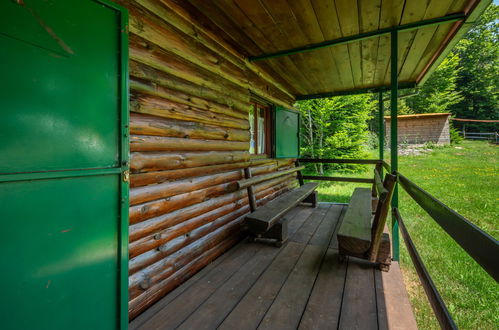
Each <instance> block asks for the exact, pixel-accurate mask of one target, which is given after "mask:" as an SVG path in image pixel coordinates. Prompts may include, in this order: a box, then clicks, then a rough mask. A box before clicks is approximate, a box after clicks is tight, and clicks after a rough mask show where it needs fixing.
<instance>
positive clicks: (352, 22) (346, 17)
mask: <svg viewBox="0 0 499 330" xmlns="http://www.w3.org/2000/svg"><path fill="white" fill-rule="evenodd" d="M335 4H336V11H337V13H338V18H339V21H340V30H341V34H342V35H343V36H351V35H356V34H359V15H358V11H359V10H358V6H357V1H351V0H336V1H335ZM347 47H348V54H349V57H350V69H351V70H352V76H353V86H351V87H353V88H361V86H362V85H363V84H362V63H361V55H360V54H361V49H360V47H361V43H360V42H352V43H349V44H348V45H347ZM349 87H350V86H349Z"/></svg>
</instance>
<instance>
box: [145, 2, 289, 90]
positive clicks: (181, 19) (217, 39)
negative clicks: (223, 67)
mask: <svg viewBox="0 0 499 330" xmlns="http://www.w3.org/2000/svg"><path fill="white" fill-rule="evenodd" d="M135 2H136V3H139V4H140V5H142V6H143V7H144V8H147V9H148V10H149V11H150V12H152V13H155V14H156V15H157V16H158V17H160V18H161V19H162V20H163V21H165V22H167V23H168V24H171V25H172V26H174V27H175V28H176V29H178V30H180V31H182V32H183V33H185V34H186V35H188V36H189V37H191V38H193V39H194V40H196V41H197V42H199V43H201V44H203V45H205V46H206V47H208V48H209V49H210V50H211V51H213V52H214V53H216V54H219V55H220V56H222V57H223V58H224V59H225V60H227V61H230V62H231V63H233V64H234V65H236V66H238V67H239V68H240V69H243V70H249V71H251V73H252V74H253V75H254V76H257V77H261V78H262V79H263V80H264V81H266V82H268V83H269V84H270V85H271V86H276V87H277V88H279V89H280V90H281V91H282V92H284V93H285V94H286V95H287V97H288V98H289V99H293V95H292V94H291V93H289V90H290V87H289V84H287V83H285V82H283V81H281V80H279V81H278V80H276V74H275V73H274V72H273V71H272V72H271V73H270V74H269V73H268V72H267V71H266V70H262V69H261V64H260V65H259V64H255V63H251V62H249V61H247V59H246V58H245V57H244V56H243V55H242V54H241V53H239V52H238V51H237V50H235V49H234V48H233V47H232V45H230V44H229V43H227V42H225V40H224V39H223V38H221V36H220V35H218V34H217V33H216V32H215V31H212V29H209V28H206V26H204V25H203V23H202V22H201V21H200V20H199V19H198V18H196V17H193V16H191V15H192V14H193V13H192V11H191V12H189V11H186V10H184V8H182V7H180V6H178V5H177V4H175V3H173V2H168V1H162V3H161V4H160V3H158V1H154V0H135ZM250 78H251V76H250ZM250 83H251V82H250ZM281 83H283V84H284V86H283V85H281Z"/></svg>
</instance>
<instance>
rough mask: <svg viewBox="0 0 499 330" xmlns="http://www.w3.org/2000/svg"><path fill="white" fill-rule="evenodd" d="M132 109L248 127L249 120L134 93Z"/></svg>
mask: <svg viewBox="0 0 499 330" xmlns="http://www.w3.org/2000/svg"><path fill="white" fill-rule="evenodd" d="M130 111H133V112H138V113H144V114H149V115H154V116H159V117H163V118H168V119H177V120H184V121H194V122H198V123H205V124H210V125H215V126H223V127H231V128H238V129H248V128H249V121H248V120H247V119H239V118H234V117H230V116H227V115H223V114H218V113H213V112H209V111H205V110H201V109H198V108H194V107H190V106H187V105H184V104H181V103H176V102H171V101H168V100H165V99H162V98H159V97H155V96H150V95H145V94H133V95H132V98H131V102H130Z"/></svg>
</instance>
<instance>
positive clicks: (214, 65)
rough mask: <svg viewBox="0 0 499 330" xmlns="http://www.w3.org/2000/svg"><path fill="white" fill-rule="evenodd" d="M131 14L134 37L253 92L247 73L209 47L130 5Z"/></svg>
mask: <svg viewBox="0 0 499 330" xmlns="http://www.w3.org/2000/svg"><path fill="white" fill-rule="evenodd" d="M127 7H128V10H129V13H130V19H129V27H130V33H133V34H135V35H138V36H140V37H141V38H143V39H145V40H147V41H148V42H150V43H153V44H155V45H156V46H158V47H161V48H163V49H165V50H166V51H168V52H171V53H172V54H175V55H177V56H181V57H182V58H184V59H185V60H187V61H189V62H190V63H192V64H194V65H196V66H199V67H201V68H203V69H205V70H208V71H210V72H212V73H215V74H217V75H219V76H220V77H223V78H225V79H227V80H228V81H230V82H232V83H233V84H236V85H239V86H243V87H245V88H249V85H248V81H247V77H246V74H245V72H244V70H242V69H241V68H239V67H237V66H236V65H234V64H233V63H231V62H229V61H225V60H224V59H223V58H222V57H221V56H220V54H218V53H216V52H213V51H212V50H210V49H209V48H208V47H206V46H205V45H203V44H201V43H199V42H197V41H196V40H195V39H193V38H189V36H187V35H185V34H184V33H181V32H179V31H178V30H176V29H174V28H172V27H171V26H170V24H169V23H168V22H165V21H161V20H159V19H158V18H157V16H155V15H151V14H150V13H148V12H147V11H146V10H143V9H142V8H139V6H136V5H133V4H132V3H128V6H127Z"/></svg>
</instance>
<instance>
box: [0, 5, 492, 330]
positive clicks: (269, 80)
mask: <svg viewBox="0 0 499 330" xmlns="http://www.w3.org/2000/svg"><path fill="white" fill-rule="evenodd" d="M489 3H490V0H482V1H478V0H431V1H425V2H424V3H422V2H421V1H418V0H400V1H399V0H387V1H385V0H383V1H380V0H378V1H363V0H358V1H351V0H335V1H326V0H296V1H274V0H272V1H270V0H269V1H252V0H251V1H250V0H216V1H205V0H186V1H180V0H116V1H110V0H78V1H71V2H67V1H62V0H54V1H28V0H24V1H21V0H18V1H3V2H1V4H0V12H2V14H4V13H5V14H4V16H5V20H1V22H0V42H1V45H2V52H0V65H2V68H1V70H0V71H2V74H3V76H2V81H1V82H2V83H3V85H2V86H3V87H2V88H0V91H1V92H2V97H0V107H1V108H2V109H3V108H5V109H9V111H6V114H5V117H4V120H2V121H0V131H2V132H3V133H4V136H5V138H4V140H3V141H2V142H3V143H2V144H1V145H0V154H1V155H2V157H4V159H7V160H8V161H5V162H0V186H1V188H2V189H0V202H1V205H2V215H3V217H2V225H3V226H4V228H3V229H4V230H5V232H6V235H5V237H6V238H5V240H4V244H5V248H3V249H1V253H2V255H1V256H2V260H5V261H4V263H3V264H4V265H6V267H5V269H2V274H3V275H4V277H5V280H4V281H3V282H2V283H3V285H4V286H3V287H2V292H4V294H5V297H4V299H3V301H4V304H5V306H4V308H0V313H1V314H0V316H1V318H2V320H4V322H5V323H4V324H3V326H4V327H5V328H6V329H32V328H37V329H75V330H76V329H85V330H87V329H94V328H95V329H127V328H128V327H129V326H130V327H131V328H133V329H135V328H137V329H138V328H140V329H154V328H176V327H184V328H217V327H222V328H223V327H226V328H248V329H251V328H257V327H261V328H272V329H274V328H277V329H279V328H283V329H284V328H286V329H289V328H297V327H300V328H304V329H308V328H330V327H331V328H335V327H336V328H345V329H350V328H359V329H371V328H383V329H384V328H403V329H410V328H415V327H416V325H415V322H414V316H413V313H412V310H411V308H410V305H409V303H408V298H407V292H406V291H405V288H404V285H403V281H402V277H401V274H400V270H399V267H398V264H397V262H398V259H399V233H401V234H402V235H403V236H404V242H405V244H406V245H407V248H408V250H409V253H410V255H411V258H412V260H413V263H414V265H415V267H416V269H417V271H418V274H419V276H420V279H421V282H422V285H423V287H424V288H425V291H426V293H427V295H428V298H429V301H430V303H431V305H432V307H433V309H434V311H435V315H436V317H437V319H438V321H439V322H440V325H441V326H442V328H456V325H455V324H454V322H453V320H452V317H451V315H450V313H449V311H448V310H447V308H446V306H445V303H444V302H443V300H442V299H441V297H440V295H439V293H438V290H437V289H436V288H435V286H434V285H433V283H432V280H431V277H430V276H429V275H428V272H427V271H426V269H425V267H424V264H423V263H422V262H421V259H420V258H419V255H418V253H417V250H416V248H415V247H414V245H413V244H412V241H411V238H410V235H409V234H410V233H408V232H407V230H406V228H405V226H404V223H403V218H402V215H400V212H399V210H398V190H397V189H398V187H402V188H403V189H405V190H406V191H407V192H408V193H409V195H410V196H411V197H412V198H413V199H414V200H415V201H416V202H417V203H418V204H419V205H420V206H421V207H422V208H423V209H424V210H425V211H426V212H427V213H428V214H430V215H431V217H432V218H433V219H434V220H435V221H436V222H437V223H438V224H439V225H440V226H441V227H442V228H443V229H444V230H445V231H446V232H447V233H448V234H449V235H450V236H451V237H452V238H453V239H454V240H455V241H456V242H457V243H459V245H460V246H461V247H463V249H464V250H465V251H466V252H467V253H468V254H469V255H471V256H472V257H473V258H474V259H475V260H476V261H477V263H478V264H479V265H480V266H481V267H482V268H484V269H485V270H486V271H487V272H488V273H489V274H490V275H491V276H492V277H493V278H494V279H496V280H498V279H499V269H498V267H499V266H498V263H497V262H496V256H497V255H499V244H498V243H497V241H496V240H494V239H493V238H492V237H490V236H489V235H487V234H486V233H484V232H483V231H481V230H480V228H477V227H476V226H474V225H473V224H471V223H470V222H469V221H467V220H466V219H465V218H464V217H462V216H460V215H459V214H457V213H456V212H454V211H453V210H451V209H449V208H448V207H447V206H445V205H444V204H443V203H441V202H440V201H439V200H438V199H436V198H435V197H433V196H431V195H430V194H428V193H427V192H425V191H424V190H422V189H421V188H419V187H418V186H417V185H416V184H415V183H413V182H411V181H410V180H409V179H408V178H406V177H404V176H403V174H401V173H399V172H398V163H397V159H398V158H397V157H398V153H397V143H396V141H392V143H391V144H392V148H391V150H390V153H391V155H390V164H388V163H386V162H385V161H384V160H385V155H384V148H383V143H384V139H383V137H384V135H385V134H384V131H383V118H384V113H383V106H382V103H381V102H382V100H383V94H384V93H386V92H390V96H389V97H390V116H391V118H392V122H391V126H390V131H391V136H392V137H397V114H398V103H397V98H398V91H399V89H401V88H409V87H410V88H413V87H418V86H420V85H421V84H423V83H424V82H425V80H426V79H427V78H428V76H429V75H430V74H431V72H432V71H433V70H435V68H436V67H437V66H438V64H439V63H440V62H441V61H442V60H443V59H444V57H445V55H446V54H447V53H448V52H449V51H450V49H451V48H452V46H453V45H454V44H455V43H456V42H457V41H458V40H459V37H460V36H461V35H462V34H463V33H465V32H466V30H467V29H469V27H470V26H471V25H472V24H473V22H474V21H475V20H476V19H477V18H478V17H479V16H480V14H481V13H482V12H483V11H484V10H485V8H486V7H487V5H488V4H489ZM89 22H90V23H91V24H89ZM366 92H370V93H377V94H378V97H379V100H380V107H379V112H378V116H377V118H378V120H379V123H380V125H379V126H380V132H379V136H380V145H381V147H380V153H379V157H377V158H378V159H374V160H358V159H357V160H345V159H343V160H337V159H300V155H299V144H300V143H299V115H298V114H297V112H296V111H294V110H293V108H294V104H295V102H296V101H297V100H304V99H312V98H321V97H331V96H337V95H347V94H355V93H366ZM307 162H323V163H324V162H325V163H348V162H350V163H357V164H371V165H375V166H376V169H377V171H378V174H377V175H376V174H375V176H374V178H373V179H366V178H337V177H324V176H302V175H301V172H299V169H300V168H302V167H301V165H302V164H303V163H307ZM300 163H301V164H300ZM383 169H384V171H385V172H386V173H388V174H390V175H389V178H392V179H391V181H390V183H391V186H390V193H389V194H387V193H386V191H384V189H385V188H384V186H383V185H384V183H383V182H382V180H381V179H380V178H381V177H383ZM295 172H298V175H297V174H296V173H295ZM375 173H376V172H375ZM296 179H298V183H299V184H300V185H301V186H302V185H303V183H304V182H303V181H304V180H313V181H320V180H328V181H349V182H363V183H370V184H372V185H373V187H374V189H373V190H377V191H378V193H379V196H382V195H383V196H385V197H386V196H387V195H389V196H390V197H391V196H392V195H393V199H392V201H391V204H390V203H384V205H385V206H387V207H385V208H384V209H383V213H384V214H383V217H382V218H383V221H384V220H386V215H387V213H388V215H391V221H389V223H388V226H387V227H388V228H387V230H386V231H387V232H388V233H389V234H390V240H388V242H391V247H392V249H391V253H392V255H391V256H392V259H393V262H392V265H391V269H390V271H389V272H380V271H379V270H377V269H376V268H375V266H376V264H375V263H368V262H367V261H366V260H364V261H363V260H361V259H357V258H355V257H347V260H345V261H343V262H340V260H339V259H338V258H337V255H338V252H339V251H340V249H339V247H341V244H340V243H341V241H338V240H337V237H338V236H337V233H338V232H339V230H340V228H341V226H342V224H343V223H344V217H345V216H344V215H345V214H348V210H360V208H357V206H354V205H348V206H347V205H340V204H325V203H320V204H319V205H318V207H317V208H311V207H310V206H303V205H298V206H296V207H294V208H289V209H291V210H289V209H286V211H289V212H288V213H287V214H286V215H285V216H284V221H285V223H287V225H288V227H289V228H288V230H289V240H288V241H287V242H285V243H284V244H283V245H282V246H281V247H279V248H277V247H274V246H268V245H265V244H261V243H257V242H251V243H250V242H248V240H247V236H248V231H247V227H246V226H245V224H246V222H247V221H246V220H247V219H248V215H249V214H250V213H252V212H255V210H258V209H261V208H265V207H266V205H271V203H272V201H273V200H278V198H279V197H280V196H286V195H284V194H285V193H288V192H289V191H291V190H293V189H294V188H296V186H297V182H296ZM242 181H244V182H246V185H244V184H242V183H241V182H242ZM264 181H265V182H264ZM248 182H253V183H254V184H248ZM312 185H313V184H311V185H309V186H308V187H310V186H312ZM397 185H398V187H397ZM296 190H298V189H294V190H293V191H296ZM392 192H393V194H392ZM309 196H310V195H309ZM373 196H374V194H373ZM367 197H368V198H367V199H365V200H367V201H368V203H367V205H368V206H370V204H371V203H372V202H373V201H372V200H371V196H367ZM307 198H308V197H307ZM380 200H381V197H380V198H379V199H378V202H379V201H380ZM387 200H389V199H387ZM301 201H304V200H303V199H300V200H299V198H298V199H297V200H296V203H298V202H301ZM312 203H313V202H312ZM373 204H374V203H373ZM378 205H379V204H378ZM372 211H373V210H372V209H367V208H364V209H363V213H364V214H367V215H368V222H370V219H371V216H372ZM376 211H377V209H376ZM375 213H376V214H377V212H375ZM380 213H381V212H380ZM271 216H272V214H271ZM373 219H377V215H375V216H374V217H373ZM11 220H15V221H11ZM373 222H374V220H373ZM269 224H270V225H269V227H272V226H274V227H276V225H275V223H270V221H269ZM377 224H379V223H377ZM370 226H371V224H370V223H369V227H370ZM373 227H374V226H373ZM272 228H273V227H272ZM383 228H384V223H383V226H375V230H374V231H375V232H376V233H378V231H379V230H381V231H382V230H383ZM267 229H268V228H267ZM368 229H369V230H371V228H368ZM269 231H270V230H269ZM379 234H380V235H381V234H383V233H381V232H379ZM367 236H370V235H369V233H368V234H367ZM374 236H375V235H374V234H373V243H372V246H373V248H372V249H371V248H370V249H369V251H363V253H367V252H369V254H370V255H369V258H367V257H366V256H365V255H364V257H366V258H365V259H371V257H373V255H372V253H373V252H372V251H375V250H376V249H378V247H379V246H376V247H375V248H374V246H375V245H376V244H378V243H379V240H378V239H379V237H377V238H376V237H374ZM385 237H386V236H385ZM377 240H378V241H377ZM375 242H377V243H376V244H375ZM385 242H386V241H385ZM280 243H282V242H280ZM378 245H379V244H378ZM385 246H386V245H385ZM386 250H390V249H386ZM385 252H386V251H385ZM388 252H390V251H388ZM440 252H441V251H439V253H440ZM376 253H377V252H376ZM388 260H391V259H388ZM374 261H376V260H374ZM27 297H29V298H28V299H27ZM26 315H29V317H26ZM54 315H57V317H54ZM75 320H78V321H77V322H75ZM129 322H131V323H130V324H129Z"/></svg>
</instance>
